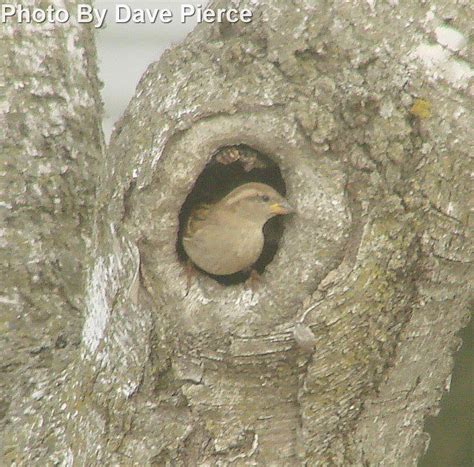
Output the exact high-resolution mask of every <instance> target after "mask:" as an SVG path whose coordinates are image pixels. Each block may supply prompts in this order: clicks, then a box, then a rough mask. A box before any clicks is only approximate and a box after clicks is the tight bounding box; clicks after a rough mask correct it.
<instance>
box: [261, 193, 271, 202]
mask: <svg viewBox="0 0 474 467" xmlns="http://www.w3.org/2000/svg"><path fill="white" fill-rule="evenodd" d="M262 201H263V202H265V203H267V202H268V201H270V197H269V196H267V195H262Z"/></svg>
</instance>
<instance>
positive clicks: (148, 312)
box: [0, 0, 472, 466]
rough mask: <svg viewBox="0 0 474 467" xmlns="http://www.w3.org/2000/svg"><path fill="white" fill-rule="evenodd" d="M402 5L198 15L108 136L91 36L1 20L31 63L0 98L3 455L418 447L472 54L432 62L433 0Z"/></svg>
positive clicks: (150, 458)
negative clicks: (0, 141) (229, 17)
mask: <svg viewBox="0 0 474 467" xmlns="http://www.w3.org/2000/svg"><path fill="white" fill-rule="evenodd" d="M224 3H225V2H223V1H220V0H219V1H216V2H213V6H214V7H215V6H223V5H224ZM395 3H396V2H381V4H380V5H379V4H378V3H377V4H376V5H375V2H362V3H360V4H358V5H351V6H348V4H347V3H344V4H318V5H311V4H310V2H283V1H273V0H272V1H259V2H255V1H247V0H241V1H237V2H232V4H233V6H236V5H237V4H238V7H239V8H243V7H246V8H249V9H250V10H252V14H253V16H252V17H253V20H252V21H251V22H242V21H240V22H239V21H237V22H235V23H231V22H229V21H223V22H220V23H215V24H211V23H209V24H207V23H206V24H202V25H199V26H198V27H197V28H196V29H195V30H194V31H193V32H192V33H191V34H190V35H189V36H188V37H187V38H186V40H185V41H183V42H182V43H181V44H179V45H177V46H175V47H173V48H171V49H170V50H167V51H166V52H165V53H164V54H163V56H162V57H161V59H160V60H159V61H158V62H156V63H152V64H151V65H150V66H149V67H148V69H147V71H146V73H145V74H144V76H143V77H142V79H141V81H140V83H139V85H138V87H137V90H136V94H135V97H134V98H133V99H132V101H131V102H130V104H129V106H128V108H127V110H126V111H125V113H124V115H123V117H122V118H121V119H120V121H119V122H117V124H116V126H115V131H114V133H113V135H112V139H111V143H110V146H109V148H108V149H107V151H105V149H104V144H103V139H102V136H101V132H100V122H99V119H98V115H101V112H100V104H99V101H100V99H99V98H98V95H97V89H98V88H99V86H98V84H97V82H96V81H94V80H93V81H92V82H93V84H91V85H90V87H91V89H89V92H90V94H91V96H92V97H91V96H89V97H90V99H86V98H84V99H83V98H82V97H84V96H83V95H82V94H80V95H81V99H78V98H77V95H78V93H77V92H76V88H81V86H82V87H85V86H86V84H85V83H89V82H90V77H91V76H92V75H94V73H95V68H94V66H93V58H94V57H95V55H94V53H93V51H91V50H90V47H91V46H90V44H91V41H90V37H89V36H88V35H87V34H89V32H87V31H83V30H82V29H80V26H79V25H78V24H76V25H74V28H77V29H74V28H73V27H72V26H71V28H72V29H71V31H76V32H77V31H79V30H81V31H82V32H83V33H84V37H83V36H81V35H80V34H77V35H74V34H75V33H74V34H73V32H71V31H69V30H62V29H61V30H59V29H57V28H52V29H47V30H46V32H47V33H44V31H43V33H42V34H38V35H37V36H35V39H34V41H38V43H42V42H41V41H42V40H45V37H48V40H49V41H52V40H53V38H54V41H56V42H54V43H55V44H56V49H55V48H53V50H59V51H61V54H64V50H70V44H71V43H74V44H76V42H77V43H78V44H82V45H81V47H82V48H83V49H84V50H88V51H89V54H84V55H83V54H73V55H74V57H76V58H77V57H79V56H80V57H83V56H84V57H86V56H87V57H89V58H88V60H85V59H84V63H83V64H82V67H81V66H79V65H78V64H77V63H70V64H69V65H70V66H69V67H66V68H65V71H64V73H65V74H63V67H61V66H57V60H59V59H58V58H57V54H56V55H54V54H53V53H52V52H51V54H52V56H51V54H49V47H48V46H46V45H45V44H43V46H42V49H41V50H43V52H44V56H45V58H44V60H43V59H41V60H37V58H36V57H35V59H34V60H30V61H24V57H26V56H27V54H25V55H23V53H20V52H21V44H23V43H24V44H27V46H24V48H25V49H27V50H34V51H36V50H37V47H36V46H37V42H32V43H31V44H30V43H29V42H28V41H29V40H33V39H30V36H27V35H26V34H25V35H21V34H20V35H19V36H18V33H16V32H15V31H16V30H15V28H11V29H6V30H7V31H10V30H11V31H13V32H11V34H10V36H8V41H5V43H7V44H9V46H11V48H12V52H11V53H10V55H9V56H10V57H18V59H19V60H22V61H24V63H23V64H22V67H17V65H16V64H9V66H8V67H7V68H6V69H7V71H8V73H10V75H11V77H12V82H14V83H15V86H12V87H11V90H10V91H9V92H10V94H11V96H13V98H12V99H11V103H10V104H9V105H6V106H2V105H0V114H1V115H2V116H3V113H5V112H6V115H7V117H8V118H6V122H7V125H6V128H7V129H6V130H5V131H6V134H7V135H8V144H7V145H6V148H7V149H8V154H10V153H11V154H14V155H15V157H12V158H11V161H9V164H11V167H14V169H15V177H16V178H15V177H13V179H12V183H10V184H9V190H10V191H11V193H10V192H9V193H10V194H9V198H8V199H7V201H6V202H5V203H3V204H4V206H5V209H7V210H8V213H9V217H8V222H6V223H5V225H6V226H7V227H8V229H9V230H8V232H9V233H8V235H6V237H5V238H6V239H7V240H8V242H9V244H11V245H13V246H12V250H11V251H14V252H15V255H14V258H13V259H11V258H10V259H8V260H5V261H4V262H3V264H7V265H8V266H9V268H10V269H11V270H12V273H11V275H10V274H5V277H4V280H3V283H4V284H5V289H6V293H5V297H6V298H4V299H2V300H3V301H2V303H4V304H6V305H8V307H9V308H8V310H9V311H8V325H5V329H6V331H5V332H6V333H7V334H6V336H7V337H6V338H5V339H4V341H5V342H13V344H9V345H10V347H11V349H10V350H9V351H8V353H6V354H7V355H8V358H9V359H7V361H9V362H13V363H11V365H13V367H14V368H15V369H14V370H11V369H10V363H9V364H7V365H6V370H5V372H8V374H9V376H11V375H14V377H11V378H0V379H2V380H4V382H2V383H1V384H2V386H1V387H2V388H7V390H5V391H4V392H5V393H6V394H8V395H9V396H8V397H9V398H10V394H13V399H12V401H10V399H8V403H6V402H4V403H2V402H1V400H0V412H2V414H3V413H5V414H8V418H5V419H6V420H9V421H12V420H14V421H15V423H5V426H6V427H7V428H6V430H5V433H6V437H5V439H6V440H7V441H6V443H5V444H6V445H7V446H8V448H7V450H8V453H9V456H10V457H9V460H10V461H11V462H12V463H15V462H16V463H18V465H21V464H22V463H23V464H28V465H32V464H44V465H47V464H50V463H51V461H53V462H64V463H67V464H73V463H80V464H82V463H84V464H90V465H96V464H101V465H128V464H133V465H135V464H136V465H183V466H184V465H413V464H414V463H415V462H416V460H417V459H418V458H419V457H420V456H421V454H422V453H423V451H424V449H425V446H426V445H427V437H426V435H425V434H424V433H423V420H424V417H425V416H426V415H428V414H430V413H433V412H434V411H436V406H437V403H438V401H439V399H440V397H441V394H442V393H443V389H444V388H445V386H446V381H447V380H448V379H449V377H450V373H451V369H452V353H453V351H454V349H455V348H456V343H457V338H456V336H455V334H456V332H457V331H458V330H459V329H460V328H461V327H462V326H463V325H464V324H465V321H466V317H467V316H468V313H467V310H468V307H467V304H468V302H469V284H470V283H472V280H468V278H470V277H471V276H470V275H472V268H470V267H469V265H470V262H471V261H472V260H471V259H470V258H472V251H471V250H470V246H471V244H472V243H471V242H470V241H468V240H469V239H470V237H469V229H468V228H467V226H468V220H469V215H468V211H467V206H468V205H469V203H468V202H467V193H468V189H467V186H468V179H467V177H466V175H465V174H466V173H468V172H469V171H468V170H467V167H466V164H467V162H466V161H468V159H469V158H468V154H467V149H466V148H468V147H469V142H470V140H469V136H470V135H472V128H471V126H472V125H471V123H470V120H469V116H470V112H469V110H468V109H469V108H470V107H469V104H468V92H469V88H468V85H467V83H466V81H467V80H468V78H466V77H470V76H471V75H470V72H469V71H467V70H469V67H468V65H467V63H464V62H462V60H464V58H462V57H463V54H462V53H459V54H457V50H454V49H453V44H451V43H450V44H451V48H449V47H447V46H446V50H444V49H443V53H438V55H436V56H437V57H438V58H439V60H444V61H446V63H450V64H453V63H452V62H453V61H456V63H455V64H456V66H453V67H452V68H449V67H447V66H445V62H444V61H443V62H442V63H441V64H440V63H439V62H436V61H435V60H434V59H433V53H434V52H433V50H434V51H438V52H439V50H438V49H440V48H442V47H445V44H444V43H445V42H446V40H447V39H446V37H448V38H449V37H453V35H452V34H451V35H444V36H443V34H442V32H443V31H441V32H440V31H439V30H438V28H436V33H435V34H432V33H431V32H427V33H426V37H425V39H426V41H428V42H429V41H431V40H434V39H433V38H434V37H435V36H436V37H438V38H439V37H441V39H440V41H441V42H439V44H438V45H430V44H429V43H427V44H425V43H422V44H420V43H419V41H420V40H421V39H420V36H421V35H423V34H422V33H420V31H421V30H423V31H424V30H425V29H424V28H427V27H428V26H427V24H428V23H429V21H431V20H429V18H431V17H434V15H435V12H436V14H438V13H437V11H438V10H437V9H435V8H434V7H433V9H432V10H429V11H428V8H430V7H429V6H428V5H424V4H423V5H421V4H420V5H416V6H414V5H412V4H410V2H407V4H406V5H405V4H403V5H395ZM400 3H403V2H400ZM438 3H439V2H438ZM295 5H296V6H295ZM224 6H225V5H224ZM438 7H439V10H440V11H441V10H442V6H441V4H440V5H438ZM236 8H237V7H236ZM460 8H461V7H460ZM450 12H451V10H450ZM450 12H447V13H446V15H448V13H449V14H451V13H450ZM461 16H463V15H459V17H461ZM387 21H389V22H390V27H387V25H386V24H385V23H386V22H387ZM437 21H438V20H437ZM440 21H441V20H440ZM436 24H438V23H436ZM68 31H69V32H68ZM17 36H18V37H20V38H21V40H20V41H17V40H16V39H15V38H17V39H18V37H17ZM66 36H67V42H64V43H63V42H62V41H66V39H65V37H66ZM401 37H402V38H403V40H401V39H400V38H401ZM456 37H457V36H456ZM71 38H72V39H71ZM443 38H444V39H443ZM425 39H423V40H425ZM443 41H444V42H443ZM17 42H18V43H17ZM20 43H21V44H20ZM456 44H457V45H459V47H461V45H462V41H461V40H459V41H458V42H457V43H456ZM456 44H455V45H456ZM78 47H79V45H78ZM17 49H18V50H17ZM81 50H82V49H81ZM427 51H428V52H427ZM17 52H18V53H17ZM23 52H24V51H23ZM454 52H456V54H455V53H454ZM48 54H49V55H48ZM426 54H428V55H426ZM61 56H62V55H61ZM48 57H49V59H47V58H48ZM91 57H92V58H91ZM81 59H82V58H81ZM89 59H90V60H89ZM67 60H69V58H66V57H64V61H65V62H66V61H67ZM77 60H79V58H77ZM457 60H461V62H462V63H458V62H457ZM31 63H33V64H34V65H31ZM32 66H33V67H34V70H33V69H31V67H32ZM437 67H438V68H437ZM17 68H18V69H19V70H23V69H27V70H30V69H31V73H33V75H32V77H30V78H28V76H29V75H28V73H23V72H22V73H19V72H18V70H17ZM433 69H435V72H434V71H433ZM447 69H452V70H458V71H459V70H461V71H463V72H462V73H461V74H460V75H459V76H458V75H456V73H455V72H453V73H448V72H447V71H446V70H447ZM80 70H82V71H80ZM43 72H44V73H46V74H47V76H48V80H47V81H45V83H46V84H45V86H44V87H42V86H39V85H38V76H37V74H39V75H41V73H43ZM31 73H30V74H31ZM48 73H53V74H55V76H54V79H50V78H49V75H48ZM56 75H57V76H56ZM56 78H57V79H56ZM63 80H64V82H63ZM56 81H58V82H60V83H61V84H60V85H59V84H58V86H59V91H58V92H57V95H56V94H54V95H51V94H50V89H52V87H53V86H52V84H51V83H53V82H56ZM71 83H72V84H71ZM63 87H64V89H63ZM25 89H26V90H27V91H28V92H26V91H25ZM68 89H69V92H70V94H67V90H68ZM25 92H26V94H24V93H25ZM66 94H67V96H66V97H67V98H66V97H64V96H65V95H66ZM25 96H26V97H25ZM87 96H88V94H87ZM23 99H25V100H23ZM91 102H93V103H94V105H92V104H91ZM430 102H432V103H433V104H436V105H431V104H430ZM18 103H20V104H18ZM88 103H89V104H88ZM18 106H19V107H18ZM36 106H39V109H38V110H37V117H38V127H35V128H34V129H33V130H32V131H31V132H26V131H25V128H27V127H28V126H27V125H26V124H25V123H24V122H23V123H22V122H21V121H20V120H21V117H20V116H21V115H22V109H23V108H31V109H36ZM5 109H7V110H6V111H5ZM435 109H436V111H435ZM35 111H36V110H35ZM71 113H72V114H71ZM73 117H74V118H73ZM65 122H67V124H66V123H65ZM78 122H81V124H80V125H79V124H76V123H78ZM82 125H83V126H84V128H88V129H89V130H90V131H89V132H84V131H83V129H82ZM78 128H79V130H78ZM27 133H28V134H27ZM58 135H61V138H62V139H61V140H59V139H58ZM84 135H86V137H84ZM46 139H47V140H46ZM12 141H13V142H15V144H17V142H18V147H17V146H14V145H13V143H11V142H12ZM70 141H75V144H73V145H70V144H69V143H70ZM85 143H87V148H86V149H84V147H83V144H85ZM45 148H46V149H48V148H53V149H51V151H50V153H51V154H49V152H48V151H47V150H46V149H45ZM48 154H49V156H48V157H49V158H50V159H51V161H47V162H48V163H46V162H45V161H44V160H43V159H42V158H43V157H46V156H47V155H48ZM78 155H79V156H78ZM40 156H41V157H40ZM55 158H56V159H55ZM12 161H13V162H12ZM65 161H66V162H67V163H66V162H65ZM97 161H98V162H97ZM96 162H97V163H96ZM99 162H100V163H99ZM15 164H17V165H15ZM21 164H23V165H24V167H23V166H22V165H21ZM96 167H99V169H98V173H99V175H98V176H97V177H96V176H95V169H96ZM28 171H32V173H33V175H32V178H31V179H29V178H28V180H22V179H21V177H20V176H18V177H17V174H24V173H29V172H28ZM35 171H36V172H35ZM45 174H47V176H45ZM20 180H22V181H20ZM86 180H87V183H86ZM15 190H16V191H15ZM2 206H3V205H2ZM25 206H28V207H30V208H31V209H26V208H25ZM70 211H72V215H71V212H70ZM291 211H293V212H291ZM290 212H291V213H290ZM53 221H54V222H53ZM56 223H57V225H60V226H61V228H57V225H56ZM53 224H54V226H55V227H54V228H53ZM10 232H12V233H10ZM18 238H20V241H18ZM8 242H7V243H8ZM25 245H26V246H25ZM25 248H26V249H25ZM470 255H471V256H470ZM190 263H192V264H194V273H193V275H192V277H189V274H188V265H189V264H190ZM40 265H43V266H41V270H40V269H39V268H40ZM252 271H253V272H252ZM253 273H257V274H258V275H259V276H260V281H259V284H258V286H257V287H250V286H249V280H250V279H252V277H253ZM82 275H84V277H85V279H86V280H85V281H84V282H85V284H86V285H85V286H84V287H82V285H81V284H82V282H81V278H82ZM46 292H47V293H46ZM81 313H83V314H81ZM21 320H23V321H21ZM20 322H21V323H23V322H24V323H26V324H25V325H24V326H23V325H22V326H23V327H21V326H20V324H21V323H20ZM43 322H45V323H47V324H45V325H43ZM12 323H13V324H12ZM19 323H20V324H19ZM38 323H40V325H38ZM64 323H66V324H64ZM16 326H20V328H19V329H20V331H21V332H20V331H15V329H16ZM57 329H60V330H61V334H60V335H59V336H58V335H56V334H55V332H56V330H57ZM68 329H69V330H70V329H73V331H70V332H69V331H67V330H68ZM79 329H80V331H79ZM68 332H69V333H70V335H69V334H68ZM22 333H23V334H22ZM23 335H25V336H29V337H28V338H29V339H30V344H29V345H26V344H25V345H24V341H23V340H22V339H23V337H22V336H23ZM11 336H14V337H15V339H16V340H15V339H11ZM18 336H20V337H18ZM72 337H74V339H73V338H72ZM37 342H42V344H41V346H39V347H38V344H37ZM52 342H53V343H54V345H53V344H51V343H52ZM71 342H74V343H75V344H71ZM33 343H34V345H33ZM71 345H73V347H71V349H69V347H70V346H71ZM17 352H18V355H19V357H18V358H17V356H16V354H17ZM60 352H64V353H62V354H60ZM58 355H60V356H59V357H58ZM65 355H66V356H65ZM32 356H34V357H32ZM20 357H21V358H20ZM32 358H35V359H37V363H36V364H35V365H36V366H35V365H33V366H32V368H33V367H34V370H35V371H34V372H31V376H30V372H29V370H30V365H31V360H32ZM35 361H36V360H35ZM18 362H20V363H18ZM22 362H23V363H22ZM58 362H62V363H61V364H59V363H58ZM26 368H28V371H25V369H26ZM25 375H26V376H25ZM38 375H39V376H38ZM30 379H31V381H30ZM26 388H32V389H31V390H29V389H26ZM5 400H6V399H5ZM10 405H11V408H10ZM2 417H3V415H2ZM5 417H6V416H5ZM30 419H32V420H34V422H33V423H34V427H33V428H31V429H30V428H29V423H30ZM17 422H18V423H22V424H23V425H24V426H25V427H28V429H27V428H24V429H23V430H22V436H21V437H20V438H18V436H17V433H16V432H15V429H14V428H16V423H17ZM18 459H19V460H18Z"/></svg>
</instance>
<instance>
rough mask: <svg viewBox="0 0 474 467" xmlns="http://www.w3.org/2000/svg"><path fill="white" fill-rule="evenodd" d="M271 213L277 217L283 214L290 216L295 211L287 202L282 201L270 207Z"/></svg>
mask: <svg viewBox="0 0 474 467" xmlns="http://www.w3.org/2000/svg"><path fill="white" fill-rule="evenodd" d="M270 212H271V213H272V214H275V215H277V216H279V215H282V214H290V213H291V212H295V209H294V208H293V207H292V206H291V205H290V204H289V203H288V202H286V201H282V202H280V203H275V204H272V205H271V206H270Z"/></svg>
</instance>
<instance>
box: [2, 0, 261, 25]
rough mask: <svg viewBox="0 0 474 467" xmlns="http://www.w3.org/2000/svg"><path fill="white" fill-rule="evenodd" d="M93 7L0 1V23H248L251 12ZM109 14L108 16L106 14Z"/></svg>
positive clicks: (188, 6) (183, 7)
mask: <svg viewBox="0 0 474 467" xmlns="http://www.w3.org/2000/svg"><path fill="white" fill-rule="evenodd" d="M110 10H111V11H109V8H94V7H92V6H91V5H89V4H85V3H79V4H78V5H77V6H76V9H75V14H74V15H73V13H72V12H71V11H70V10H67V9H66V8H58V7H55V6H54V5H48V6H47V7H45V8H41V7H30V6H24V5H21V4H12V3H4V4H2V5H1V9H0V23H6V22H7V21H14V22H17V23H66V22H68V21H69V20H70V19H71V18H72V17H74V19H75V20H76V21H77V22H78V23H85V24H89V23H93V24H94V27H95V28H100V27H102V26H103V25H104V24H105V21H106V19H107V20H111V21H113V22H115V23H123V24H127V23H150V24H153V23H163V24H169V23H172V22H173V21H176V20H179V22H180V23H183V24H186V22H187V21H188V20H192V21H197V23H222V22H228V23H237V22H238V21H241V22H243V23H249V22H251V21H252V12H251V11H250V10H249V9H248V8H243V9H241V10H238V9H236V8H216V9H212V8H203V6H202V5H191V4H186V3H183V4H182V5H180V6H179V15H175V12H173V11H172V10H171V9H169V8H132V7H130V6H129V5H127V4H125V3H117V4H116V5H115V6H114V8H113V9H112V8H111V9H110ZM109 13H110V16H109Z"/></svg>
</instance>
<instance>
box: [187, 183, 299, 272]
mask: <svg viewBox="0 0 474 467" xmlns="http://www.w3.org/2000/svg"><path fill="white" fill-rule="evenodd" d="M294 211H295V210H294V208H293V207H292V206H291V205H290V204H289V202H288V201H287V200H286V199H285V198H284V197H283V196H282V195H280V194H279V193H278V192H277V191H276V190H275V189H273V188H272V187H271V186H269V185H267V184H265V183H258V182H250V183H244V184H242V185H240V186H238V187H237V188H235V189H233V190H232V191H231V192H230V193H229V194H227V195H226V196H224V197H223V198H222V199H221V200H219V201H217V202H216V203H214V204H199V205H197V206H196V207H195V208H194V209H193V210H192V211H191V214H190V216H189V218H188V220H187V222H186V223H185V228H184V232H183V238H182V244H183V248H184V251H185V252H186V254H187V256H188V258H189V259H190V260H191V261H192V263H194V265H196V266H197V267H198V268H200V269H202V270H203V271H205V272H207V273H208V274H211V275H216V276H226V275H230V274H235V273H237V272H241V271H249V270H252V266H253V265H254V264H255V262H256V261H257V260H258V258H259V256H260V254H261V253H262V250H263V246H264V242H265V238H264V234H263V226H264V225H265V223H266V222H267V221H268V220H269V219H270V218H272V217H274V216H280V215H286V214H290V213H293V212H294Z"/></svg>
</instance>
